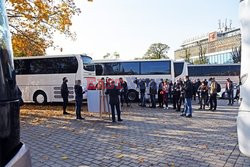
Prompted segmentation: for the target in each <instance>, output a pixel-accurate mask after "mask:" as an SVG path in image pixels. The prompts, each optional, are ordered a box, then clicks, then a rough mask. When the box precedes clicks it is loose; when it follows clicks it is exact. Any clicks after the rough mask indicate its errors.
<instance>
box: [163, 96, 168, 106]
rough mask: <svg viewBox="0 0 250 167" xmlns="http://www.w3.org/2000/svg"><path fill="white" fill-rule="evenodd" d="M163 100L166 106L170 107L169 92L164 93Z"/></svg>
mask: <svg viewBox="0 0 250 167" xmlns="http://www.w3.org/2000/svg"><path fill="white" fill-rule="evenodd" d="M163 102H164V104H165V106H166V107H168V93H165V94H164V95H163Z"/></svg>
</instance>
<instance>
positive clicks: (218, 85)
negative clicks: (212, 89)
mask: <svg viewBox="0 0 250 167" xmlns="http://www.w3.org/2000/svg"><path fill="white" fill-rule="evenodd" d="M216 91H217V93H219V92H221V86H220V84H218V83H217V90H216Z"/></svg>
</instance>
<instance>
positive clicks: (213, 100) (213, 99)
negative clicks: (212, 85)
mask: <svg viewBox="0 0 250 167" xmlns="http://www.w3.org/2000/svg"><path fill="white" fill-rule="evenodd" d="M209 102H210V110H216V108H217V94H216V93H214V94H211V95H210V99H209Z"/></svg>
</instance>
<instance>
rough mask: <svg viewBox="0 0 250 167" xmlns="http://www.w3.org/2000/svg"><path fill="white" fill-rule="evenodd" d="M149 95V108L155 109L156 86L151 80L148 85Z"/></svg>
mask: <svg viewBox="0 0 250 167" xmlns="http://www.w3.org/2000/svg"><path fill="white" fill-rule="evenodd" d="M149 93H150V99H151V103H152V106H151V108H156V102H155V95H156V94H157V84H156V82H155V80H154V79H152V80H151V82H150V85H149Z"/></svg>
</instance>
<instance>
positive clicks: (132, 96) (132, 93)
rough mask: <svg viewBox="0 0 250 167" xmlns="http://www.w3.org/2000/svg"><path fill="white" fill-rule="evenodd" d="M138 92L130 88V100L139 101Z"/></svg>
mask: <svg viewBox="0 0 250 167" xmlns="http://www.w3.org/2000/svg"><path fill="white" fill-rule="evenodd" d="M138 98H139V97H138V92H137V91H136V90H129V91H128V100H129V101H131V102H137V101H138Z"/></svg>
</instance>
